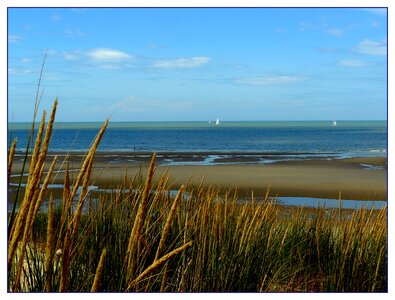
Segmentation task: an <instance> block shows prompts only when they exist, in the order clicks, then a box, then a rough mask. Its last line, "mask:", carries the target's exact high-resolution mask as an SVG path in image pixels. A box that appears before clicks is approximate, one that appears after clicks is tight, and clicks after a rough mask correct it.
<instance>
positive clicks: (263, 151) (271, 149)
mask: <svg viewBox="0 0 395 300" xmlns="http://www.w3.org/2000/svg"><path fill="white" fill-rule="evenodd" d="M102 124H103V123H91V122H80V123H66V122H60V123H55V125H54V131H53V136H52V138H51V142H50V149H49V150H50V151H53V152H81V151H82V152H85V151H87V150H88V149H89V147H90V145H91V143H92V141H93V140H94V138H95V136H96V134H97V133H98V131H99V129H100V127H101V126H102ZM30 127H31V124H29V123H12V124H11V123H10V124H8V139H9V143H10V142H11V141H12V140H13V139H14V138H17V139H18V142H17V150H18V151H20V152H22V153H20V154H19V156H20V158H19V159H23V153H24V151H25V149H26V144H27V141H28V136H29V133H30ZM35 127H36V128H38V125H36V126H35ZM387 145H388V134H387V121H337V125H336V126H333V123H332V121H304V122H301V121H292V122H285V121H276V122H273V121H259V122H229V121H228V122H226V121H225V122H221V123H220V125H216V124H215V122H210V123H209V122H110V123H109V126H108V128H107V130H106V132H105V134H104V136H103V138H102V140H101V143H100V145H99V147H98V152H100V151H102V152H103V153H105V155H106V156H107V155H108V156H109V157H110V160H114V161H117V160H120V157H123V159H125V156H126V159H127V160H128V161H133V160H134V159H136V158H137V157H140V158H141V157H142V156H146V157H145V159H148V161H149V157H150V154H149V153H151V152H158V153H160V152H163V153H167V154H166V155H165V156H163V158H162V161H161V162H159V164H162V165H163V164H168V165H179V164H181V165H213V164H226V163H232V164H233V163H241V164H251V163H252V164H266V163H273V162H277V161H284V160H287V161H289V160H304V159H311V158H314V159H336V158H340V159H341V158H351V157H386V156H387ZM107 152H109V153H107ZM125 153H126V154H125ZM127 153H130V154H131V155H127ZM169 153H170V154H169ZM172 153H174V155H172ZM180 156H181V157H180ZM184 156H185V157H188V158H186V159H185V158H183V157H184ZM158 157H159V156H158ZM165 158H166V159H165ZM252 158H254V159H252ZM362 167H365V168H367V169H377V168H378V169H383V168H382V167H377V166H372V165H363V166H362ZM92 188H98V187H92ZM277 201H279V202H280V203H281V204H283V205H290V206H293V205H299V206H300V205H303V206H306V207H318V206H324V207H338V206H339V201H338V200H336V199H321V198H306V197H282V198H279V199H277ZM341 205H342V206H343V207H344V208H359V207H375V208H376V209H379V208H382V207H386V205H387V203H386V201H370V202H369V201H365V202H364V201H352V200H347V201H345V202H344V204H341ZM347 205H348V206H347Z"/></svg>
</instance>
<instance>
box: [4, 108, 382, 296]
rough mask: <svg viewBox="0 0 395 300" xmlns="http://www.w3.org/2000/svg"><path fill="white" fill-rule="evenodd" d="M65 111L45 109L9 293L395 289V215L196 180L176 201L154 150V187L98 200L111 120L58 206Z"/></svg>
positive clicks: (18, 219)
mask: <svg viewBox="0 0 395 300" xmlns="http://www.w3.org/2000/svg"><path fill="white" fill-rule="evenodd" d="M56 107H57V101H55V103H54V106H53V109H52V112H51V114H50V117H49V120H48V122H47V123H46V114H45V112H44V114H43V117H42V121H41V124H40V126H39V128H38V130H37V134H36V139H35V144H34V147H33V149H32V150H31V151H30V150H29V149H27V150H26V156H25V162H26V165H28V166H29V170H28V174H29V175H28V176H27V178H26V177H24V176H22V175H23V173H24V171H22V173H21V181H20V186H21V185H22V184H26V188H25V189H24V195H23V197H22V201H21V202H20V203H19V204H18V205H17V203H16V201H17V197H16V198H15V205H14V206H13V209H12V212H11V213H10V214H9V219H8V264H7V266H8V289H9V291H10V292H58V291H59V292H89V291H92V292H157V291H161V292H308V291H317V292H386V291H387V255H388V252H387V208H384V209H381V210H373V209H365V208H363V209H359V210H354V211H346V210H343V209H325V208H319V209H314V210H312V209H306V208H303V207H299V208H292V209H284V208H283V207H281V206H279V205H276V204H275V203H274V202H272V201H271V197H270V193H269V192H270V191H269V190H268V192H267V194H266V196H265V197H262V198H256V197H254V195H251V197H250V198H249V199H248V200H245V199H243V201H239V199H238V194H237V191H236V192H225V193H223V192H220V191H219V190H218V189H216V188H213V187H210V186H207V185H205V184H204V181H202V182H201V184H200V185H199V186H192V185H191V184H189V183H188V182H186V183H185V185H183V186H181V187H180V188H179V189H178V192H177V194H176V195H174V194H173V193H172V192H171V191H172V185H171V180H170V179H169V176H168V175H163V176H162V177H161V178H160V180H159V182H158V183H156V184H155V183H154V182H153V180H152V179H153V176H154V173H155V154H153V155H152V160H151V163H150V167H149V171H148V174H147V176H146V179H145V180H142V178H141V177H140V176H139V175H138V174H136V175H134V176H132V177H131V178H129V177H128V176H127V174H125V178H124V180H123V181H122V182H119V185H118V186H117V188H116V189H114V190H113V192H111V193H101V194H99V195H98V196H97V195H96V196H95V197H93V196H92V194H91V193H90V192H89V185H90V181H91V180H92V179H91V174H92V169H93V166H94V162H95V153H96V150H97V146H98V145H99V143H100V140H101V138H102V136H103V135H104V134H105V130H106V127H107V125H108V120H107V121H106V122H105V123H104V125H103V127H102V128H101V130H100V131H99V132H98V134H97V136H96V138H95V139H94V141H93V142H92V145H91V148H90V150H89V151H87V153H86V155H85V157H84V160H83V162H82V164H81V166H80V168H79V171H78V172H77V174H78V175H77V176H75V178H74V179H72V178H71V176H70V172H69V171H70V170H69V163H68V159H67V158H66V160H65V161H64V162H63V164H64V169H65V173H64V183H63V193H62V195H61V196H60V197H59V199H55V196H54V195H53V194H52V193H51V191H50V190H49V189H48V184H49V183H50V182H52V180H53V178H54V177H56V176H57V175H58V174H57V170H56V169H55V163H56V161H57V157H54V159H53V161H52V164H51V166H50V168H49V169H48V171H47V172H44V165H45V162H46V158H47V156H48V151H49V144H50V138H51V134H52V128H53V124H54V121H55V114H56ZM32 132H33V131H32ZM32 136H33V135H32ZM15 147H16V142H15V143H13V144H12V146H11V147H10V150H9V160H8V174H10V173H11V170H12V163H13V158H14V153H15ZM28 152H29V155H27V154H28ZM8 176H10V175H8ZM25 178H26V179H25ZM24 180H25V182H23V181H24ZM20 191H21V192H22V189H21V188H20ZM44 208H45V209H44Z"/></svg>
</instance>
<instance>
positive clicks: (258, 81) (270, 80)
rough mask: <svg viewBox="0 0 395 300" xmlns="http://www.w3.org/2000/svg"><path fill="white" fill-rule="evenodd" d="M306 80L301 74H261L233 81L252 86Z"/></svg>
mask: <svg viewBox="0 0 395 300" xmlns="http://www.w3.org/2000/svg"><path fill="white" fill-rule="evenodd" d="M304 80H306V78H305V77H302V76H284V75H276V76H262V77H244V78H238V79H236V80H235V81H234V82H235V83H237V84H243V85H254V86H270V85H281V84H287V83H293V82H299V81H304Z"/></svg>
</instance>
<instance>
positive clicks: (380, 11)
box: [361, 8, 387, 16]
mask: <svg viewBox="0 0 395 300" xmlns="http://www.w3.org/2000/svg"><path fill="white" fill-rule="evenodd" d="M361 9H362V10H364V11H366V12H370V13H372V14H375V15H379V16H386V15H387V9H386V8H361Z"/></svg>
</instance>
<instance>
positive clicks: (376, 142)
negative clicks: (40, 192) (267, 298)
mask: <svg viewBox="0 0 395 300" xmlns="http://www.w3.org/2000/svg"><path fill="white" fill-rule="evenodd" d="M30 126H31V124H29V123H9V124H8V138H9V141H12V140H13V139H14V138H15V137H16V138H17V139H18V142H17V150H20V151H24V150H25V149H26V143H27V141H28V136H29V132H30ZM101 126H102V123H95V122H70V123H69V122H59V123H55V126H54V132H53V136H52V138H51V143H50V150H51V151H60V152H63V151H64V152H73V151H86V150H87V149H89V147H90V145H91V143H92V141H93V140H94V138H95V136H96V134H97V133H98V131H99V129H100V127H101ZM37 128H38V125H37V126H36V129H37ZM387 140H388V139H387V121H337V125H336V126H333V124H332V121H292V122H286V121H276V122H274V121H259V122H250V121H248V122H247V121H245V122H230V121H229V122H226V121H225V122H221V124H220V125H216V124H215V122H207V121H204V122H110V123H109V126H108V128H107V130H106V132H105V134H104V136H103V139H102V141H101V143H100V145H99V148H98V151H111V152H112V151H114V152H129V151H130V152H132V151H133V152H185V153H189V152H214V153H215V152H221V153H233V152H240V153H252V154H253V153H270V154H278V155H292V154H295V155H313V154H320V155H326V154H328V155H338V156H342V157H354V156H386V155H387Z"/></svg>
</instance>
